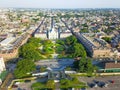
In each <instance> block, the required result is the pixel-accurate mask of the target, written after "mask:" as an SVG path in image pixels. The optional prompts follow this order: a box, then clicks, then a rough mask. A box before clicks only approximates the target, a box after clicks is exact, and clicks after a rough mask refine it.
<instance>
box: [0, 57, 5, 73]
mask: <svg viewBox="0 0 120 90" xmlns="http://www.w3.org/2000/svg"><path fill="white" fill-rule="evenodd" d="M4 70H6V68H5V63H4V60H3V58H2V57H0V74H1V73H2V71H4Z"/></svg>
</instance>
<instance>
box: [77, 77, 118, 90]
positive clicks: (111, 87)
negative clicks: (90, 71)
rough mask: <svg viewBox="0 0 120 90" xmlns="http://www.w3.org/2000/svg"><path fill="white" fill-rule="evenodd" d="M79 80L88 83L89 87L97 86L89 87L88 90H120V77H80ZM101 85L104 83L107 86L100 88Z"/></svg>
mask: <svg viewBox="0 0 120 90" xmlns="http://www.w3.org/2000/svg"><path fill="white" fill-rule="evenodd" d="M79 80H80V81H83V82H86V84H87V85H91V84H94V85H95V86H93V87H90V86H89V88H88V89H87V90H120V76H103V77H79ZM111 81H114V82H111ZM99 83H104V84H106V86H103V87H100V85H99Z"/></svg>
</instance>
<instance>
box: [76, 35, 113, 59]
mask: <svg viewBox="0 0 120 90" xmlns="http://www.w3.org/2000/svg"><path fill="white" fill-rule="evenodd" d="M75 35H76V37H77V39H78V40H79V41H80V43H81V44H82V45H83V46H84V47H85V49H86V51H87V53H88V54H89V56H91V57H93V58H105V57H112V55H113V54H112V50H111V48H110V47H109V45H108V44H107V43H106V42H105V41H104V40H102V39H100V38H95V37H94V36H93V37H90V35H91V34H90V33H86V34H85V33H84V34H83V33H82V34H81V33H75ZM91 36H92V35H91Z"/></svg>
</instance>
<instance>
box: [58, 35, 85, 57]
mask: <svg viewBox="0 0 120 90" xmlns="http://www.w3.org/2000/svg"><path fill="white" fill-rule="evenodd" d="M56 43H57V48H56V52H57V53H59V54H60V55H59V58H61V57H68V58H75V57H86V51H85V49H84V47H83V46H82V44H80V43H78V41H77V39H76V37H75V36H69V37H67V38H66V39H65V40H57V41H56Z"/></svg>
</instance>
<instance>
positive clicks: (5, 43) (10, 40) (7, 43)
mask: <svg viewBox="0 0 120 90" xmlns="http://www.w3.org/2000/svg"><path fill="white" fill-rule="evenodd" d="M14 40H15V38H14V37H9V38H6V39H5V40H3V41H2V42H0V45H1V46H7V45H9V44H10V43H11V42H13V41H14Z"/></svg>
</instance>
